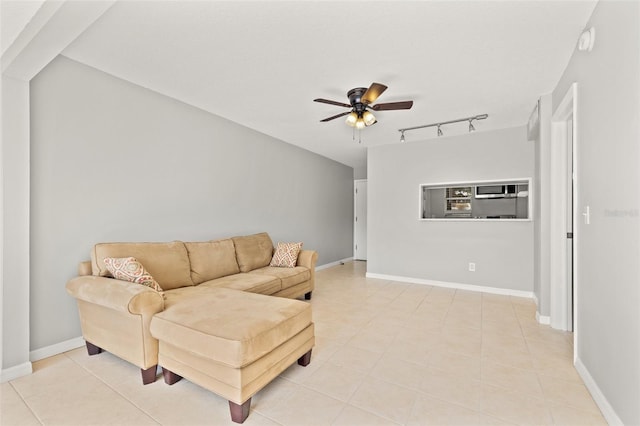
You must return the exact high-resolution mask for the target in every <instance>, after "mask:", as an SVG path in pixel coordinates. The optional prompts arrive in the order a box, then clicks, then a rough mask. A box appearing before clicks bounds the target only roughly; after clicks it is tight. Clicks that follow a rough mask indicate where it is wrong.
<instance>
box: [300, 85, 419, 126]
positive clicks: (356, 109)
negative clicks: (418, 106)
mask: <svg viewBox="0 0 640 426" xmlns="http://www.w3.org/2000/svg"><path fill="white" fill-rule="evenodd" d="M385 90H387V86H385V85H384V84H380V83H372V84H371V86H369V88H368V89H367V88H366V87H356V88H355V89H351V90H349V91H348V92H347V97H348V98H349V103H348V104H345V103H343V102H337V101H332V100H329V99H321V98H318V99H314V100H313V101H314V102H321V103H323V104H329V105H337V106H341V107H345V108H350V111H346V112H342V113H340V114H336V115H334V116H331V117H327V118H325V119H323V120H320V121H321V122H326V121H331V120H334V119H336V118H340V117H344V116H345V115H348V117H347V121H346V123H347V124H348V125H349V126H351V127H355V128H357V129H364V128H365V127H367V126H371V125H372V124H375V123H376V122H377V120H376V118H375V116H374V115H373V113H372V112H371V111H370V110H373V111H390V110H397V109H411V107H412V106H413V101H401V102H387V103H382V104H376V105H371V104H372V103H374V102H375V101H376V99H378V97H379V96H380V95H381V94H382V92H384V91H385Z"/></svg>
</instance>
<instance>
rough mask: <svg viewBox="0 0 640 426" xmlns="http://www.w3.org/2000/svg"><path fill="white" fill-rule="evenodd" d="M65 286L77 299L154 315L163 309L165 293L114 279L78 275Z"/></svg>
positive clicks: (134, 312)
mask: <svg viewBox="0 0 640 426" xmlns="http://www.w3.org/2000/svg"><path fill="white" fill-rule="evenodd" d="M66 288H67V292H68V293H69V294H70V295H71V296H73V297H75V298H76V299H79V300H84V301H85V302H89V303H94V304H96V305H100V306H104V307H106V308H110V309H114V310H118V311H122V312H129V313H131V314H139V315H154V314H156V313H157V312H160V311H162V310H163V309H164V297H163V295H162V293H158V292H157V291H155V290H153V289H151V288H149V287H146V286H143V285H140V284H136V283H130V282H127V281H121V280H116V279H114V278H106V277H97V276H93V275H91V276H81V277H76V278H73V279H72V280H70V281H69V282H68V283H67V285H66Z"/></svg>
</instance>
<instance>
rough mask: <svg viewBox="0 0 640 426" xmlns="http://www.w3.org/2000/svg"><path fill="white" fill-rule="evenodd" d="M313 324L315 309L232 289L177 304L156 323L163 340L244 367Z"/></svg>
mask: <svg viewBox="0 0 640 426" xmlns="http://www.w3.org/2000/svg"><path fill="white" fill-rule="evenodd" d="M310 324H311V305H310V304H308V303H305V302H302V301H300V300H293V299H285V298H281V297H271V296H264V295H262V294H254V293H247V292H244V291H237V290H231V289H228V288H215V289H210V290H208V291H207V292H206V293H203V295H202V297H199V298H197V299H192V300H189V303H176V304H173V305H171V306H169V307H165V310H164V311H162V312H159V313H157V314H156V315H155V316H154V317H153V319H152V320H151V334H152V335H153V337H155V338H156V339H158V340H161V341H163V342H168V343H170V344H171V345H173V346H176V347H179V348H189V351H190V352H192V353H194V354H197V355H200V356H202V357H205V358H207V359H211V360H212V361H214V362H218V363H222V364H226V365H228V366H231V367H233V368H241V367H244V366H246V365H248V364H251V363H252V362H253V361H255V360H257V359H259V358H261V357H262V356H264V355H265V354H268V353H270V352H271V351H272V350H273V349H275V348H277V347H278V346H280V345H281V344H283V343H284V342H286V341H287V340H289V339H291V338H292V337H293V336H295V335H297V334H298V333H300V332H301V331H303V330H304V329H305V328H307V327H308V326H309V325H310Z"/></svg>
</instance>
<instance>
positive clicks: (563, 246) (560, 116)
mask: <svg viewBox="0 0 640 426" xmlns="http://www.w3.org/2000/svg"><path fill="white" fill-rule="evenodd" d="M577 106H578V83H573V84H572V85H571V86H570V87H569V90H568V91H567V93H566V94H565V96H564V98H563V99H562V101H561V102H560V104H559V105H558V107H557V108H556V110H555V111H554V113H553V116H552V118H551V194H550V195H551V204H550V209H551V222H550V288H551V292H550V296H551V300H550V302H551V303H550V305H551V326H552V327H553V328H556V329H560V330H570V329H571V328H572V327H573V332H574V334H573V336H574V358H575V354H576V350H577V341H578V327H577V318H578V309H577V306H578V300H579V299H578V295H579V276H578V271H579V270H580V268H579V267H578V260H579V256H578V250H579V247H580V244H579V238H580V233H579V232H576V231H577V230H578V228H579V225H580V223H579V222H578V220H577V216H578V206H579V203H578V197H579V192H578V176H579V174H578V161H577V160H578V156H577V147H578V136H579V135H578V108H577ZM569 121H571V122H572V127H571V132H569V131H568V127H567V126H568V125H569V124H568V123H569ZM570 136H572V140H571V141H569V140H568V139H569V137H570ZM569 143H571V148H572V149H571V152H572V162H573V179H572V182H573V206H572V207H573V256H572V257H573V262H572V264H573V291H571V286H570V283H568V282H567V279H566V277H567V273H568V268H569V267H571V264H570V263H569V259H567V245H568V240H567V236H566V233H567V224H566V218H567V213H568V208H569V204H568V200H567V198H568V197H567V193H568V189H569V188H568V186H567V185H568V182H567V181H568V175H569V171H568V165H567V164H568V160H569V158H568V154H567V151H568V147H569V145H568V144H569ZM571 299H573V306H574V307H575V308H574V309H573V316H571V315H570V312H569V308H570V301H571Z"/></svg>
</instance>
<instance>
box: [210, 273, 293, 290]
mask: <svg viewBox="0 0 640 426" xmlns="http://www.w3.org/2000/svg"><path fill="white" fill-rule="evenodd" d="M200 287H211V288H215V287H222V288H231V289H234V290H242V291H250V292H251V293H260V294H273V293H277V292H279V291H280V289H281V287H282V283H281V280H280V279H279V278H277V277H274V276H271V275H262V274H250V273H244V272H241V273H239V274H235V275H228V276H226V277H222V278H218V279H215V280H211V281H206V282H204V283H202V284H200V285H199V286H198V288H200Z"/></svg>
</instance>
